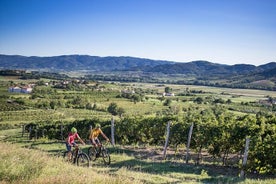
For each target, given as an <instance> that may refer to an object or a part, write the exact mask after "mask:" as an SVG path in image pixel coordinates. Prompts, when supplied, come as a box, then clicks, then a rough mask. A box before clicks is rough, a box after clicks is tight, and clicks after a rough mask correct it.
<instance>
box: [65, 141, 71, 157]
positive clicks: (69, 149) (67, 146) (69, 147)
mask: <svg viewBox="0 0 276 184" xmlns="http://www.w3.org/2000/svg"><path fill="white" fill-rule="evenodd" d="M66 149H67V151H68V160H69V161H71V159H72V150H71V149H72V146H70V145H69V144H68V143H66Z"/></svg>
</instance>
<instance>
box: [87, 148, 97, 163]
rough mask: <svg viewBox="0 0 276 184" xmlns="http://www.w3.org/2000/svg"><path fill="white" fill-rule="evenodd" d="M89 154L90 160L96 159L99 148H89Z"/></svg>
mask: <svg viewBox="0 0 276 184" xmlns="http://www.w3.org/2000/svg"><path fill="white" fill-rule="evenodd" d="M88 156H89V158H90V160H92V161H95V160H96V159H97V150H96V149H95V148H94V147H90V148H89V149H88Z"/></svg>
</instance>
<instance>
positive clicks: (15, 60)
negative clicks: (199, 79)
mask: <svg viewBox="0 0 276 184" xmlns="http://www.w3.org/2000/svg"><path fill="white" fill-rule="evenodd" d="M274 68H276V62H270V63H267V64H264V65H260V66H254V65H249V64H236V65H225V64H217V63H212V62H209V61H192V62H187V63H180V62H173V61H161V60H151V59H144V58H135V57H111V56H110V57H99V56H89V55H63V56H52V57H37V56H31V57H27V56H20V55H0V69H27V70H46V71H47V70H48V71H78V70H87V71H99V72H111V71H143V72H156V73H164V74H195V75H216V74H218V75H221V74H222V75H237V74H252V73H261V72H264V74H266V72H265V71H266V70H271V69H274ZM273 71H274V70H272V71H271V72H272V73H271V72H270V74H272V75H273V76H274V75H275V74H273V73H274V72H273Z"/></svg>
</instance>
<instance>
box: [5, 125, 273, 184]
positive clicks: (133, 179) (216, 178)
mask: <svg viewBox="0 0 276 184" xmlns="http://www.w3.org/2000/svg"><path fill="white" fill-rule="evenodd" d="M0 140H1V143H0V149H1V152H0V183H41V184H45V183H241V184H247V183H256V184H257V183H263V184H266V183H267V184H272V183H275V182H276V180H274V179H266V180H254V179H245V180H243V179H241V178H239V177H238V171H237V170H235V169H231V168H224V169H222V168H219V167H217V166H216V167H215V166H211V165H209V166H208V165H205V166H204V165H202V166H194V165H193V164H184V161H183V160H176V159H174V160H173V159H170V160H162V159H158V158H157V157H154V158H155V159H154V158H153V157H151V156H150V155H153V154H152V152H153V151H154V148H148V147H143V148H142V147H137V146H132V147H131V146H129V147H121V146H116V147H109V150H110V152H111V160H112V161H111V164H110V165H109V166H104V165H103V163H102V162H101V161H96V162H93V163H92V166H91V167H90V168H81V167H78V166H74V165H71V164H69V163H65V162H63V161H62V159H61V158H59V157H58V155H59V153H60V152H61V151H63V150H64V149H65V146H64V144H63V143H61V142H58V141H53V140H38V141H30V140H27V139H26V137H22V136H21V132H20V129H11V130H5V131H4V130H1V131H0ZM88 147H89V145H87V146H85V147H84V151H86V150H87V148H88ZM155 150H158V149H155Z"/></svg>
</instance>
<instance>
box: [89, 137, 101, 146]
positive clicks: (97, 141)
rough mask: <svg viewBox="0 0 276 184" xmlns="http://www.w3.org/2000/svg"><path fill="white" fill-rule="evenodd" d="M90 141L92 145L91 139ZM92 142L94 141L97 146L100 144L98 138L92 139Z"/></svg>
mask: <svg viewBox="0 0 276 184" xmlns="http://www.w3.org/2000/svg"><path fill="white" fill-rule="evenodd" d="M90 141H91V144H93V142H92V139H90ZM94 141H95V143H96V144H97V145H99V144H101V142H100V140H99V139H98V137H96V138H94Z"/></svg>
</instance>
